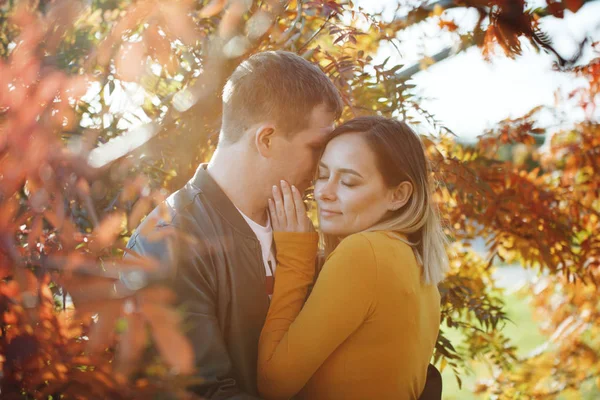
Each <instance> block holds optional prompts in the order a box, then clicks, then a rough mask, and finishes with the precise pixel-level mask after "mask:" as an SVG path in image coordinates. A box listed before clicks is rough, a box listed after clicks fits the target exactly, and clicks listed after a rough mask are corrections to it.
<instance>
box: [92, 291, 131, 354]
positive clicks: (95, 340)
mask: <svg viewBox="0 0 600 400" xmlns="http://www.w3.org/2000/svg"><path fill="white" fill-rule="evenodd" d="M122 303H123V302H122V301H116V300H113V301H110V302H108V303H106V304H105V305H104V307H102V309H100V310H99V311H98V320H97V321H96V322H95V323H94V324H92V326H91V329H90V334H89V341H88V346H87V349H88V351H90V352H96V351H100V350H104V349H105V348H106V347H108V345H109V344H110V342H111V341H112V339H113V336H114V329H115V325H116V323H117V319H118V318H119V317H120V316H121V313H122V306H123V304H122Z"/></svg>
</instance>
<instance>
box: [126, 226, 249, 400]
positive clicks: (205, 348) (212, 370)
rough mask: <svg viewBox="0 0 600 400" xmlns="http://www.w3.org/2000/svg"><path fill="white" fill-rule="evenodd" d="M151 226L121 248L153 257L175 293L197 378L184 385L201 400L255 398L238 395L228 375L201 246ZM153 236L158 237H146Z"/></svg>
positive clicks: (212, 277)
mask: <svg viewBox="0 0 600 400" xmlns="http://www.w3.org/2000/svg"><path fill="white" fill-rule="evenodd" d="M153 229H154V230H155V231H154V232H152V233H149V234H148V235H147V236H143V235H141V234H137V233H135V234H134V235H133V236H132V237H131V239H130V241H129V243H128V244H127V247H128V248H129V249H131V250H133V251H134V252H135V253H137V254H139V255H140V256H144V257H151V258H154V259H156V260H158V261H159V263H160V265H161V270H163V272H165V276H166V278H165V281H166V282H167V285H168V286H170V287H171V288H172V289H173V291H174V292H175V293H176V294H177V295H178V298H179V301H180V305H181V309H182V311H183V313H184V324H183V327H182V329H184V331H185V333H186V335H187V337H188V338H189V340H190V342H191V344H192V346H193V348H194V355H195V363H196V372H195V376H194V378H198V380H197V381H198V382H197V383H196V382H195V383H194V384H193V386H191V387H189V388H188V389H189V390H191V391H192V392H194V393H196V394H198V395H200V396H202V397H203V398H206V399H236V400H242V399H243V400H246V399H258V397H255V396H253V395H250V394H247V393H244V392H243V391H242V390H241V389H240V388H239V387H238V384H237V382H236V380H235V377H234V375H233V372H232V363H231V359H230V356H229V353H228V350H227V347H226V346H225V342H224V339H223V334H222V332H221V329H220V326H219V321H218V319H217V313H216V311H217V302H216V289H215V288H216V282H215V274H214V272H213V271H214V269H213V267H214V266H213V265H212V263H211V262H210V258H209V257H208V256H207V254H206V252H205V249H206V247H205V246H203V244H202V243H198V244H195V245H193V246H191V245H189V244H182V243H187V242H186V241H182V240H175V239H174V238H175V237H177V236H176V235H169V234H166V235H164V234H161V233H160V232H159V231H160V230H164V229H172V227H159V226H157V227H155V228H153ZM156 230H158V232H157V231H156ZM153 236H154V238H156V237H159V239H158V240H156V239H154V240H152V239H150V238H151V237H153ZM126 257H131V255H126ZM194 381H196V379H194Z"/></svg>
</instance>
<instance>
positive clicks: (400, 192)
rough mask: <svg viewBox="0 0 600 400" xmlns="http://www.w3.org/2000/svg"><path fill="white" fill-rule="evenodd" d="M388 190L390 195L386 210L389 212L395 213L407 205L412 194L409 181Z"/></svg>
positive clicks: (411, 186)
mask: <svg viewBox="0 0 600 400" xmlns="http://www.w3.org/2000/svg"><path fill="white" fill-rule="evenodd" d="M390 190H391V193H390V201H389V206H388V209H389V210H390V211H396V210H399V209H400V208H401V207H402V206H404V205H405V204H406V203H408V200H410V196H411V195H412V193H413V185H412V183H410V182H409V181H404V182H402V183H400V184H399V185H398V186H396V187H395V188H392V189H390Z"/></svg>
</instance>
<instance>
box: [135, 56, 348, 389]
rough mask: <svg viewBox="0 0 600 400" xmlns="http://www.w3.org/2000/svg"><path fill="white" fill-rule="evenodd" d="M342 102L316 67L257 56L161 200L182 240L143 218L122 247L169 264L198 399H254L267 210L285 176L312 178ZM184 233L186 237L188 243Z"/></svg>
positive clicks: (270, 270) (270, 267)
mask: <svg viewBox="0 0 600 400" xmlns="http://www.w3.org/2000/svg"><path fill="white" fill-rule="evenodd" d="M341 110H342V101H341V98H340V96H339V93H338V92H337V90H336V88H335V86H334V85H333V83H332V82H331V81H330V80H329V79H328V78H327V76H326V75H325V74H324V73H323V72H322V71H321V70H320V69H319V68H318V67H316V66H315V65H313V64H311V63H309V62H308V61H306V60H304V59H303V58H301V57H299V56H297V55H295V54H292V53H288V52H281V51H276V52H273V51H270V52H264V53H258V54H255V55H253V56H252V57H250V58H249V59H248V60H246V61H244V62H243V63H242V64H241V65H240V66H239V67H238V68H237V69H236V70H235V71H234V72H233V74H232V75H231V77H230V78H229V80H228V82H227V84H226V86H225V89H224V91H223V120H222V127H221V132H220V138H219V144H218V147H217V150H216V152H215V154H214V155H213V157H212V159H211V161H210V162H209V163H208V165H200V166H199V168H198V170H197V171H196V174H195V176H194V177H193V178H192V179H191V180H190V181H189V182H188V183H187V184H186V185H185V186H184V187H183V188H182V189H180V190H178V191H177V192H175V193H173V194H172V195H171V196H170V197H169V198H168V200H167V205H168V209H169V212H170V220H171V221H169V222H167V221H164V222H162V223H160V224H158V225H157V227H156V228H153V229H158V230H160V229H164V228H165V227H167V226H171V227H175V228H176V229H177V230H178V231H180V232H182V233H185V235H186V237H187V238H188V240H178V239H174V238H177V237H178V236H177V235H174V236H170V239H161V240H158V241H152V240H149V239H148V236H150V235H142V234H140V233H139V232H144V227H143V225H144V223H150V222H147V221H152V220H153V219H154V217H155V216H156V215H157V213H158V211H157V210H155V211H153V213H154V214H155V215H154V216H152V215H151V216H150V217H149V218H147V219H146V220H145V222H144V223H142V226H140V228H138V230H136V232H135V233H134V235H133V236H132V237H131V239H130V242H129V244H128V247H129V248H130V249H132V250H133V251H135V252H136V253H138V254H140V255H143V256H149V257H154V258H157V259H159V260H161V265H165V266H168V270H169V271H170V272H171V278H172V279H171V280H172V282H173V287H174V289H175V290H176V292H177V294H178V295H179V297H180V299H181V301H182V303H183V306H184V309H185V311H186V316H187V320H186V324H185V325H186V332H187V334H188V337H189V338H190V340H191V342H192V345H193V347H194V352H195V356H196V366H197V371H198V376H199V377H201V378H202V379H203V382H202V383H201V384H199V385H197V386H196V387H194V388H193V390H194V391H195V392H196V393H197V394H199V395H201V396H203V397H206V398H210V399H221V398H235V399H246V398H254V397H255V396H257V388H256V363H257V351H258V338H259V336H260V332H261V329H262V326H263V323H264V321H265V317H266V314H267V309H268V307H269V294H270V293H271V291H272V277H273V274H274V268H275V258H274V254H273V250H272V231H271V226H270V223H269V220H268V216H267V212H266V208H267V204H268V203H267V200H268V198H269V197H271V196H272V187H273V185H275V184H278V183H279V182H280V180H282V179H283V180H286V181H287V182H289V183H290V184H293V185H295V186H296V187H297V188H298V189H299V190H300V191H303V190H304V189H306V188H307V187H308V186H309V185H310V183H311V180H312V178H313V175H314V172H315V171H314V169H315V168H316V165H317V161H318V160H317V158H318V157H319V155H320V152H321V149H322V148H323V146H324V145H325V143H326V141H327V138H328V135H329V133H330V132H331V131H332V130H333V127H334V121H335V120H336V119H337V118H338V117H339V115H340V113H341ZM189 238H192V240H189Z"/></svg>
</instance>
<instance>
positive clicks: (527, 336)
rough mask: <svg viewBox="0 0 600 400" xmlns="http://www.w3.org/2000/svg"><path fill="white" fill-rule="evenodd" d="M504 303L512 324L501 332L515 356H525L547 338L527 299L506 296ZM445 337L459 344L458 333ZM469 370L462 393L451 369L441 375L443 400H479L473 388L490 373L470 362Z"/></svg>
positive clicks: (464, 378)
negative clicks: (470, 373)
mask: <svg viewBox="0 0 600 400" xmlns="http://www.w3.org/2000/svg"><path fill="white" fill-rule="evenodd" d="M504 301H505V302H506V313H507V315H508V318H510V320H511V321H512V323H511V322H509V323H507V325H506V326H504V328H503V332H504V334H505V335H506V336H507V337H509V338H510V339H511V340H512V343H513V345H514V346H516V347H517V355H519V356H524V355H527V354H528V353H529V352H531V351H532V350H533V349H535V348H536V347H537V346H539V345H540V344H542V343H544V341H545V340H546V338H545V337H544V336H543V335H542V334H541V333H540V332H539V330H538V328H537V324H536V322H535V321H534V320H533V314H532V310H531V307H530V306H529V304H528V302H527V299H525V298H522V297H521V296H519V295H518V294H516V293H508V294H506V296H505V298H504ZM448 337H449V339H450V340H451V341H452V342H453V344H456V345H459V344H460V342H461V340H462V337H461V335H460V333H459V332H448ZM470 367H471V368H472V369H473V375H464V374H463V375H461V379H462V383H463V384H462V389H459V388H458V383H457V381H456V378H455V376H454V373H453V372H452V370H451V369H450V368H446V369H445V370H444V371H442V378H443V382H444V390H443V396H442V398H443V399H445V400H458V399H460V400H473V399H479V398H480V397H478V396H476V395H474V394H473V387H474V385H475V382H476V381H477V379H478V378H481V377H487V376H489V371H488V369H487V367H486V366H485V365H483V364H482V363H480V362H472V363H471V365H470Z"/></svg>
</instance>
